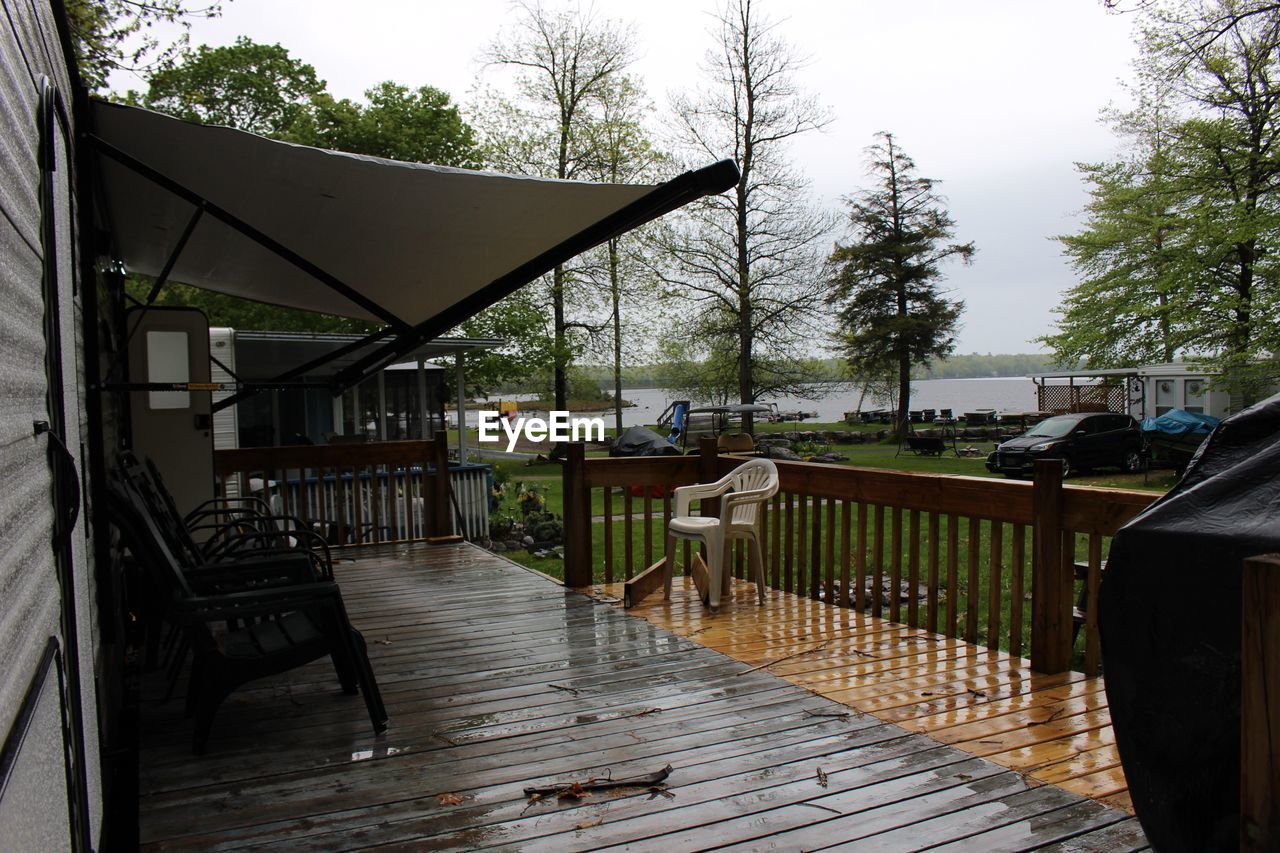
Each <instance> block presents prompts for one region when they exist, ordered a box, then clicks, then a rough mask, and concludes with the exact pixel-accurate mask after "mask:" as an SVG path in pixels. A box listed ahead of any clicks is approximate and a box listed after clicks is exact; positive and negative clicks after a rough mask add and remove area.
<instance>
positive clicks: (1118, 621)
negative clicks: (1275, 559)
mask: <svg viewBox="0 0 1280 853" xmlns="http://www.w3.org/2000/svg"><path fill="white" fill-rule="evenodd" d="M1271 552H1280V395H1277V396H1275V397H1271V398H1270V399H1268V400H1265V401H1263V402H1262V403H1259V404H1258V405H1256V406H1253V407H1252V408H1249V409H1246V410H1245V411H1243V412H1240V413H1239V414H1237V415H1235V416H1233V417H1231V418H1228V419H1227V420H1225V421H1223V422H1222V424H1220V425H1219V426H1218V427H1217V429H1216V430H1215V431H1214V432H1213V434H1212V435H1211V436H1210V437H1209V438H1208V439H1207V440H1206V441H1205V442H1204V443H1203V444H1202V445H1201V446H1200V449H1199V452H1198V453H1197V454H1196V456H1195V457H1194V458H1193V459H1192V461H1191V463H1190V465H1189V466H1188V467H1187V471H1186V474H1185V475H1183V477H1182V480H1181V481H1179V483H1178V485H1177V486H1176V487H1174V489H1173V490H1172V491H1171V492H1169V494H1168V495H1166V496H1165V497H1164V498H1162V499H1160V500H1159V501H1157V502H1156V503H1155V504H1153V505H1152V506H1151V507H1150V508H1149V509H1147V510H1146V511H1145V512H1143V513H1142V514H1141V515H1139V516H1137V517H1136V518H1134V519H1133V520H1132V521H1130V522H1129V523H1128V524H1126V525H1125V526H1124V528H1123V529H1121V530H1120V532H1119V533H1118V534H1117V535H1116V538H1115V540H1114V541H1113V542H1112V545H1111V554H1110V559H1109V560H1108V562H1107V569H1106V571H1105V572H1104V573H1103V578H1102V588H1101V591H1100V593H1099V596H1098V627H1099V629H1100V631H1101V634H1102V652H1103V659H1104V661H1105V663H1106V689H1107V698H1108V700H1109V703H1110V707H1111V721H1112V723H1113V724H1114V726H1115V733H1116V745H1117V747H1118V748H1119V750H1120V757H1121V760H1122V761H1123V763H1124V772H1125V776H1126V778H1127V779H1128V781H1129V790H1130V794H1131V795H1132V796H1133V804H1134V808H1135V810H1136V811H1137V815H1138V819H1139V820H1140V821H1141V823H1142V827H1143V829H1144V830H1145V831H1146V833H1147V838H1148V839H1149V840H1150V842H1151V845H1152V847H1154V848H1155V849H1157V850H1162V851H1163V850H1188V851H1192V850H1194V851H1203V850H1235V849H1237V847H1238V845H1237V838H1238V828H1237V821H1238V819H1239V817H1238V815H1239V806H1240V591H1241V562H1242V561H1243V560H1244V559H1245V558H1246V557H1250V556H1255V555H1258V554H1266V553H1271Z"/></svg>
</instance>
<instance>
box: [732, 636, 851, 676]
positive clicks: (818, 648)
mask: <svg viewBox="0 0 1280 853" xmlns="http://www.w3.org/2000/svg"><path fill="white" fill-rule="evenodd" d="M829 642H831V641H830V640H823V641H822V642H821V643H818V645H816V646H814V647H813V648H811V649H805V650H804V651H800V652H792V653H791V654H789V655H783V656H782V657H780V658H778V659H777V660H771V661H769V662H768V663H762V664H760V665H759V666H753V667H751V669H744V670H743V671H742V672H739V673H738V675H746V674H747V673H748V672H755V671H756V670H757V669H765V668H766V667H770V666H773V665H774V664H779V663H782V662H783V661H784V660H791V659H792V658H798V657H800V656H801V655H808V654H813V653H814V652H817V651H821V650H822V649H825V648H826V647H827V643H829Z"/></svg>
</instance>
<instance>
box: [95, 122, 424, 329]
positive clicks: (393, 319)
mask: <svg viewBox="0 0 1280 853" xmlns="http://www.w3.org/2000/svg"><path fill="white" fill-rule="evenodd" d="M87 139H88V141H89V143H90V144H91V145H92V146H93V147H94V148H95V149H96V150H97V151H98V152H99V153H101V154H103V155H105V156H106V157H109V158H111V159H112V160H114V161H116V162H117V163H119V164H120V165H122V166H124V167H125V168H127V169H129V170H130V171H132V172H135V173H137V174H138V175H141V176H142V177H144V178H146V179H147V180H149V181H151V182H152V183H154V184H156V185H157V186H159V187H162V188H164V189H166V190H168V191H169V192H171V193H173V194H174V195H176V196H178V197H179V198H181V199H183V200H184V201H187V202H189V203H191V204H193V205H195V207H196V215H194V216H193V217H192V220H191V221H190V222H188V223H187V229H186V230H185V231H184V232H183V235H182V237H181V238H180V239H179V240H178V244H177V246H176V247H175V249H174V254H173V255H171V256H170V257H169V260H168V262H167V263H166V265H165V266H166V270H165V271H162V274H163V273H164V272H169V271H172V269H173V265H174V264H176V263H177V260H178V255H179V254H180V253H181V251H182V249H183V248H184V247H185V246H186V244H187V241H188V240H189V239H190V237H191V232H192V231H194V230H195V226H196V224H197V223H198V222H199V220H200V217H201V216H202V215H203V213H208V214H209V215H211V216H213V217H214V218H215V219H217V220H219V221H220V222H222V223H223V224H225V225H227V226H229V227H231V228H233V229H235V230H236V231H238V232H240V233H241V234H243V235H244V236H245V237H248V238H249V239H250V240H252V241H254V242H255V243H257V244H258V245H259V246H261V247H262V248H264V249H266V250H267V251H269V252H271V253H272V254H274V255H276V256H277V257H279V258H280V259H282V260H284V261H286V262H288V263H290V264H293V265H294V266H295V267H297V268H298V269H300V270H302V271H303V272H305V273H307V274H308V275H310V276H311V277H312V278H314V279H316V281H318V282H320V283H321V284H323V285H325V286H326V287H328V288H329V289H330V290H333V291H335V292H336V293H338V294H340V295H341V296H342V297H343V298H344V299H347V300H349V301H350V302H352V303H353V304H355V305H359V306H360V307H361V308H363V309H365V310H366V311H368V312H369V313H370V314H373V315H374V316H376V317H378V318H379V319H380V320H382V321H383V322H385V323H387V325H389V326H391V327H392V329H394V330H396V331H398V332H408V331H410V326H409V324H408V323H407V322H405V321H404V320H403V319H401V318H400V317H398V316H396V315H395V314H394V313H392V312H391V311H389V310H388V309H386V308H384V307H383V306H381V305H379V304H378V303H377V302H374V301H373V300H372V299H370V298H369V297H367V296H365V295H364V294H363V293H361V292H360V291H358V290H356V289H355V288H353V287H351V286H350V285H349V284H347V283H346V282H344V281H342V280H341V279H339V278H338V277H337V276H335V275H333V274H332V273H330V272H328V271H326V270H324V269H322V268H321V267H320V266H319V265H318V264H315V263H313V262H312V261H310V260H308V259H307V258H305V257H303V256H302V255H301V254H299V253H298V252H295V251H294V250H292V249H290V248H289V247H288V246H286V245H284V244H283V243H281V242H280V241H278V240H276V239H275V238H273V237H271V236H270V235H268V234H265V233H263V232H262V231H259V230H258V229H257V228H254V227H253V226H252V225H250V224H249V223H247V222H245V221H244V220H243V219H241V218H240V217H238V216H236V215H235V214H234V213H232V212H231V211H229V210H226V209H224V208H222V207H219V206H218V205H216V204H214V203H213V202H211V201H209V200H208V199H206V198H204V197H203V196H201V195H200V194H199V193H197V192H196V191H194V190H192V189H190V188H189V187H186V186H184V185H183V184H181V183H179V182H178V181H175V180H174V179H172V178H170V177H169V176H168V175H165V174H163V173H162V172H160V171H159V170H158V169H155V168H153V167H151V166H148V165H147V164H146V163H143V162H142V161H141V160H139V159H137V158H136V157H133V156H131V155H129V154H126V153H125V152H123V151H121V150H120V149H119V148H117V147H116V146H114V145H112V144H111V143H110V142H107V141H106V140H104V139H103V138H102V137H100V136H98V135H96V134H92V133H91V134H89V135H88V137H87Z"/></svg>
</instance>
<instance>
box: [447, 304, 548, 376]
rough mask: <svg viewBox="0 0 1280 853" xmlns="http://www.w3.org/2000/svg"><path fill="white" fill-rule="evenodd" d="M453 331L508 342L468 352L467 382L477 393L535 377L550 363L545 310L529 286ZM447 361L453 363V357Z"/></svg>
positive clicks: (473, 336) (466, 335)
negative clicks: (497, 346)
mask: <svg viewBox="0 0 1280 853" xmlns="http://www.w3.org/2000/svg"><path fill="white" fill-rule="evenodd" d="M450 334H452V335H462V336H465V337H472V338H497V339H499V340H502V341H505V342H506V343H505V345H504V346H502V347H501V348H500V349H496V350H480V351H477V352H473V353H471V354H469V355H467V357H466V363H465V366H466V371H467V385H468V387H469V388H472V389H474V392H475V393H476V394H486V393H491V392H493V391H495V390H497V389H499V388H502V387H507V386H511V385H513V384H516V383H520V382H523V381H525V380H528V379H530V378H531V377H536V376H538V375H539V374H541V373H543V372H545V367H546V365H549V364H550V363H551V352H550V349H551V337H550V335H548V334H547V325H546V312H545V311H543V310H542V308H541V306H539V305H538V304H537V302H536V299H535V296H534V294H533V293H532V292H531V291H530V290H529V289H528V288H522V289H521V290H518V291H516V292H515V293H513V294H511V295H510V296H508V297H506V298H505V299H503V300H501V301H500V302H498V303H497V304H496V305H493V306H491V307H489V308H487V309H485V310H484V311H481V312H480V313H479V314H476V315H475V316H473V317H471V318H470V319H468V320H466V321H464V322H463V323H462V324H461V325H460V326H458V328H456V329H454V330H452V331H451V332H450ZM446 361H448V362H449V363H452V359H446Z"/></svg>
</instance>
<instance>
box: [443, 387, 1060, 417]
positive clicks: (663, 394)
mask: <svg viewBox="0 0 1280 853" xmlns="http://www.w3.org/2000/svg"><path fill="white" fill-rule="evenodd" d="M814 390H815V393H818V394H820V395H821V396H819V397H818V398H817V399H801V398H798V397H788V396H778V397H771V398H768V399H767V400H766V402H773V403H777V404H778V408H779V409H781V410H782V411H784V412H788V411H797V410H798V411H802V412H816V413H817V417H816V418H809V420H810V421H811V422H812V421H816V422H823V423H830V422H834V421H839V420H841V419H843V417H844V413H845V412H850V411H853V410H855V409H856V408H857V407H858V394H859V390H860V389H857V388H849V387H847V386H814ZM622 397H623V399H624V400H628V401H630V402H632V403H634V404H635V405H634V406H633V407H631V408H627V409H623V410H622V423H623V425H624V426H629V427H630V426H637V425H641V426H652V425H653V423H654V421H656V420H657V418H658V416H659V415H660V414H662V411H663V410H664V409H665V408H666V407H667V404H668V403H670V402H671V401H672V400H673V399H675V397H674V395H673V394H672V393H671V392H670V391H668V390H666V389H665V388H633V389H623V391H622ZM490 399H491V400H493V401H495V402H496V401H497V399H498V398H497V397H491V398H490ZM503 399H511V397H510V396H507V397H504V398H503ZM516 399H520V397H519V395H517V396H516ZM886 407H887V405H886V404H884V403H880V402H878V401H874V400H872V399H870V398H868V399H866V400H864V401H863V403H862V408H863V409H864V410H868V409H877V408H886ZM911 408H912V409H951V410H953V411H954V412H955V413H956V414H957V415H959V414H960V413H961V412H972V411H975V410H977V409H996V410H997V411H1002V412H1027V411H1032V410H1034V409H1035V408H1036V386H1035V383H1033V382H1032V381H1031V380H1030V379H1029V378H1027V377H1025V376H1018V377H1002V378H998V379H921V380H918V381H916V382H912V383H911ZM603 414H604V416H605V425H606V426H611V425H612V424H613V416H612V413H610V412H605V413H603ZM467 423H469V424H471V425H473V426H474V425H475V423H476V415H475V413H474V412H468V413H467Z"/></svg>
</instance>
